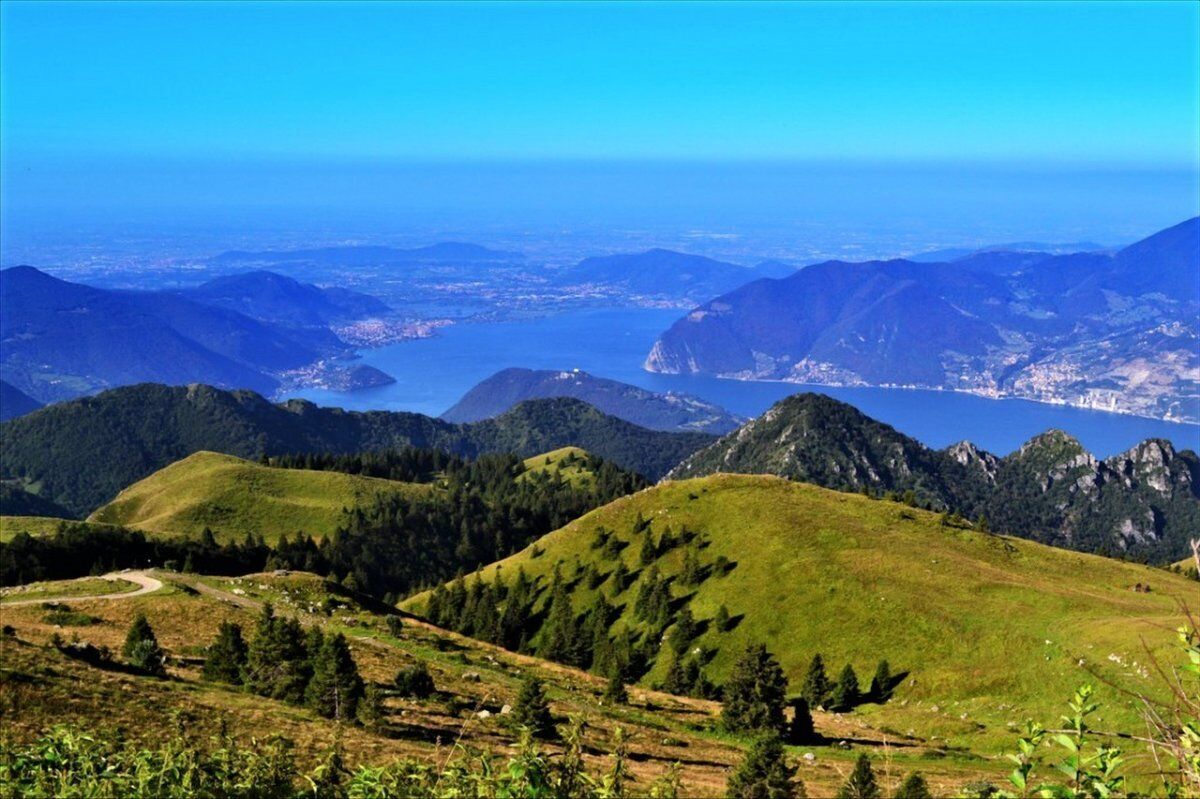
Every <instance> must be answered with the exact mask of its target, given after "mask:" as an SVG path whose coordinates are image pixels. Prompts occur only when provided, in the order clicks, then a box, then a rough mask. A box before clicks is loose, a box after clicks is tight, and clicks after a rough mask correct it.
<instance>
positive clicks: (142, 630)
mask: <svg viewBox="0 0 1200 799" xmlns="http://www.w3.org/2000/svg"><path fill="white" fill-rule="evenodd" d="M121 655H122V657H124V658H125V661H126V662H127V663H128V664H129V665H130V666H133V667H134V668H135V669H138V670H139V671H143V672H145V673H146V674H153V675H154V676H156V677H165V676H166V674H167V669H166V665H165V660H166V656H165V655H164V654H163V651H162V647H160V646H159V645H158V638H157V637H156V636H155V635H154V630H153V629H151V627H150V622H149V621H147V620H146V616H145V615H144V614H142V613H139V614H138V615H137V616H135V617H134V619H133V624H131V625H130V626H129V632H128V633H127V634H126V635H125V643H124V645H123V646H122V647H121Z"/></svg>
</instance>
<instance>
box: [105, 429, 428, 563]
mask: <svg viewBox="0 0 1200 799" xmlns="http://www.w3.org/2000/svg"><path fill="white" fill-rule="evenodd" d="M430 490H433V489H432V488H431V487H430V486H424V485H415V484H411V483H400V482H395V481H392V480H379V479H376V478H371V477H359V476H355V475H348V474H342V473H340V472H321V471H308V470H303V469H279V468H273V467H269V466H260V465H259V464H256V463H251V462H250V461H245V460H242V459H240V458H235V457H233V456H230V455H220V454H217V453H214V452H197V453H195V454H193V455H190V456H188V457H186V458H184V459H183V460H181V461H177V462H175V463H173V464H171V465H170V466H168V467H166V468H164V469H161V470H159V471H157V472H155V473H154V474H152V475H150V476H149V477H147V478H145V479H143V480H140V481H138V482H137V483H134V484H133V485H132V486H130V487H128V488H126V489H125V490H124V491H122V492H121V493H120V494H118V495H117V497H116V499H114V500H113V501H112V502H110V503H108V504H107V505H105V506H103V507H102V508H100V509H99V510H97V511H96V512H95V513H93V514H92V515H91V516H90V517H89V521H92V522H103V523H109V524H120V525H124V526H126V527H132V528H135V529H140V530H146V531H149V532H156V533H165V534H171V535H181V536H195V535H199V534H200V533H201V532H202V531H203V530H204V528H206V527H207V528H209V529H211V530H212V531H213V533H214V535H215V536H216V538H217V540H218V541H222V540H223V541H230V540H237V541H240V540H242V539H243V538H244V537H245V536H246V534H247V533H251V532H252V533H254V534H256V535H261V536H262V537H263V538H264V539H266V541H267V542H268V543H270V542H273V541H276V540H278V539H279V537H280V536H281V535H283V534H285V533H286V534H288V535H292V534H295V533H296V532H297V531H303V532H304V533H306V534H308V535H312V536H314V537H316V538H322V537H325V536H328V535H331V534H332V533H333V532H334V530H336V529H337V526H338V524H339V523H340V522H341V520H342V517H343V509H346V508H354V507H356V506H362V505H366V504H369V503H371V502H372V501H373V500H374V499H375V497H377V496H379V495H390V494H397V493H399V494H412V493H416V492H425V491H430Z"/></svg>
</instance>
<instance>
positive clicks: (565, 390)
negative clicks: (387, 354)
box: [442, 368, 745, 434]
mask: <svg viewBox="0 0 1200 799" xmlns="http://www.w3.org/2000/svg"><path fill="white" fill-rule="evenodd" d="M550 397H573V398H575V399H578V400H583V401H584V402H586V403H588V404H589V405H592V406H593V407H595V408H597V409H598V410H600V411H602V412H604V413H607V414H609V415H610V416H615V417H617V418H618V419H624V420H625V421H627V422H632V423H633V424H636V425H638V426H640V427H646V428H649V429H651V430H672V431H691V432H696V431H698V432H702V433H717V434H721V433H728V432H729V431H730V430H733V429H734V428H735V427H737V426H738V425H740V424H742V422H744V421H745V419H744V418H742V417H740V416H736V415H734V414H731V413H730V412H728V411H726V410H725V409H724V408H721V407H720V406H718V405H714V404H713V403H711V402H708V401H707V400H703V399H700V398H699V397H694V396H691V395H690V394H677V393H674V392H665V393H660V392H655V391H648V390H646V389H644V388H640V387H638V386H633V385H630V384H628V383H622V382H619V381H617V380H609V379H607V378H603V377H596V376H595V375H591V374H588V373H587V372H582V371H580V370H578V369H572V370H566V371H562V370H550V369H521V368H512V369H503V370H501V371H499V372H497V373H496V374H494V375H492V376H491V377H489V378H487V379H486V380H483V381H482V382H480V383H478V384H477V385H476V386H474V387H473V388H472V389H471V390H470V391H468V392H467V393H466V394H464V395H463V397H462V399H460V400H459V401H458V402H457V403H455V404H454V406H453V407H451V408H450V410H448V411H446V412H445V413H443V414H442V418H443V419H445V420H446V421H449V422H477V421H480V420H481V419H488V418H491V417H493V416H498V415H500V414H502V413H504V412H505V411H507V410H508V409H509V408H511V407H513V406H514V405H516V404H517V403H520V402H524V401H525V400H531V399H546V398H550Z"/></svg>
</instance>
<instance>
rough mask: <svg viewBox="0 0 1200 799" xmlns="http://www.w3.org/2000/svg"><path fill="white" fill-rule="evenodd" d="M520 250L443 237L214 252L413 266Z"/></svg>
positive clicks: (245, 260) (217, 259)
mask: <svg viewBox="0 0 1200 799" xmlns="http://www.w3.org/2000/svg"><path fill="white" fill-rule="evenodd" d="M524 257H525V256H524V255H522V254H521V253H519V252H506V251H503V250H493V249H490V248H488V247H484V246H482V245H479V244H470V243H465V242H456V241H444V242H439V243H437V244H432V245H429V246H427V247H414V248H410V249H404V248H399V247H384V246H375V245H349V246H340V247H316V248H310V249H300V250H260V251H256V252H251V251H246V250H230V251H228V252H223V253H221V254H219V255H216V256H213V257H212V258H211V259H209V262H210V263H211V264H214V265H219V266H241V265H251V264H291V265H309V266H352V267H355V266H357V267H361V266H405V265H408V266H414V265H421V264H446V265H456V264H488V263H505V262H514V261H521V260H523V259H524Z"/></svg>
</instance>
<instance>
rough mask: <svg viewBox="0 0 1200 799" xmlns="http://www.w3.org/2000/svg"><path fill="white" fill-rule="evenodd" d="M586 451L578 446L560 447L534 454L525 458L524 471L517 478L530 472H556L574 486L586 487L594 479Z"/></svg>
mask: <svg viewBox="0 0 1200 799" xmlns="http://www.w3.org/2000/svg"><path fill="white" fill-rule="evenodd" d="M587 459H588V453H587V451H586V450H583V449H580V448H579V447H562V448H561V449H556V450H552V451H550V452H545V453H543V454H541V455H534V456H533V457H532V458H526V459H525V471H524V472H522V473H521V476H520V477H518V478H517V479H518V480H520V479H522V478H524V477H526V475H531V474H557V475H558V476H559V477H561V478H562V479H563V481H565V482H567V483H569V484H570V485H571V486H573V487H575V488H586V487H587V486H588V485H590V484H591V483H592V482H594V480H595V475H594V474H593V473H592V470H591V469H589V468H588V466H587Z"/></svg>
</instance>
